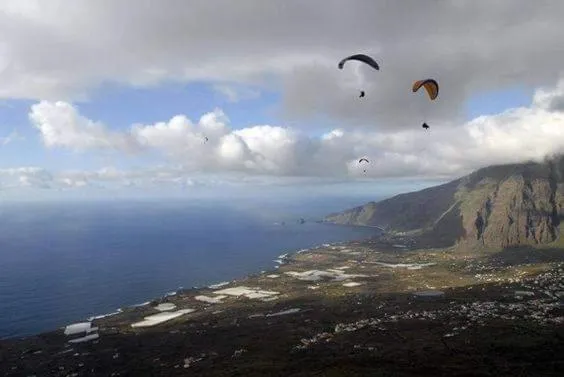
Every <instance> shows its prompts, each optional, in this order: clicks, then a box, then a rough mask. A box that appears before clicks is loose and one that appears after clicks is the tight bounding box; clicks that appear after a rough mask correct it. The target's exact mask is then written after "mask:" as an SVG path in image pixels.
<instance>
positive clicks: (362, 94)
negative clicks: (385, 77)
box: [358, 90, 366, 98]
mask: <svg viewBox="0 0 564 377" xmlns="http://www.w3.org/2000/svg"><path fill="white" fill-rule="evenodd" d="M365 94H366V93H364V90H361V91H360V96H358V98H362V97H364V95H365Z"/></svg>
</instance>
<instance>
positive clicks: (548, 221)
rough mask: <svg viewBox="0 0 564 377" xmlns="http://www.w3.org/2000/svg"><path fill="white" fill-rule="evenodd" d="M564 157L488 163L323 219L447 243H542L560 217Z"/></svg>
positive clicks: (549, 239) (555, 231)
mask: <svg viewBox="0 0 564 377" xmlns="http://www.w3.org/2000/svg"><path fill="white" fill-rule="evenodd" d="M563 173H564V159H563V158H554V159H551V160H548V161H546V162H544V163H526V164H512V165H500V166H492V167H488V168H484V169H480V170H478V171H476V172H474V173H472V174H470V175H468V176H465V177H462V178H460V179H457V180H455V181H452V182H449V183H447V184H443V185H440V186H436V187H431V188H428V189H425V190H421V191H418V192H413V193H407V194H402V195H398V196H395V197H393V198H390V199H386V200H383V201H381V202H377V203H375V202H371V203H368V204H366V205H364V206H360V207H357V208H353V209H351V210H348V211H345V212H343V213H340V214H332V215H329V216H327V217H326V219H325V221H329V222H334V223H340V224H351V225H372V226H374V225H378V226H382V227H384V228H387V229H388V230H393V231H401V232H419V233H426V234H427V235H431V236H435V237H436V238H437V239H439V238H440V240H441V241H442V242H441V243H442V244H443V245H442V246H445V245H447V244H451V245H452V244H454V243H460V244H466V245H471V246H486V247H501V248H505V247H510V246H517V245H535V244H546V243H550V242H553V241H555V240H556V239H557V238H558V236H559V225H560V219H561V218H562V216H563V215H564V210H563V207H564V174H563Z"/></svg>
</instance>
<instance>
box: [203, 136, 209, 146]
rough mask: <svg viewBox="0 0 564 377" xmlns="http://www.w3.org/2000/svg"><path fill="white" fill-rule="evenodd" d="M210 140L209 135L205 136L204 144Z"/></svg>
mask: <svg viewBox="0 0 564 377" xmlns="http://www.w3.org/2000/svg"><path fill="white" fill-rule="evenodd" d="M208 140H209V139H208V137H207V136H204V144H205V143H207V142H208Z"/></svg>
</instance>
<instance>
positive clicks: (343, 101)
mask: <svg viewBox="0 0 564 377" xmlns="http://www.w3.org/2000/svg"><path fill="white" fill-rule="evenodd" d="M563 13H564V2H558V1H552V0H537V1H528V0H500V1H495V2H491V3H489V2H488V3H487V4H485V3H483V2H479V1H473V0H456V1H455V0H452V1H432V2H425V1H420V0H406V1H401V2H400V1H386V2H376V1H366V0H350V1H347V2H342V1H337V0H311V1H307V2H304V1H299V0H287V1H283V2H265V1H261V0H239V1H237V2H233V1H230V0H193V1H190V2H187V1H180V0H178V1H177V0H173V1H170V2H168V3H167V4H166V6H163V5H162V4H160V3H158V2H141V3H140V2H138V1H136V0H121V1H114V0H98V1H89V0H75V1H65V0H52V1H49V2H39V1H32V0H5V1H3V2H2V4H0V79H1V80H2V85H1V86H0V97H4V98H32V99H49V100H59V99H66V100H69V101H70V100H73V99H76V98H82V97H85V96H87V95H88V93H89V92H90V91H91V90H92V89H95V88H97V87H98V86H99V85H100V84H101V83H103V82H114V83H118V84H119V83H121V84H127V85H134V86H149V85H157V84H159V83H163V82H168V81H170V80H172V81H179V82H188V81H195V80H197V81H200V82H201V81H204V82H206V81H208V82H210V83H215V84H217V85H219V86H218V87H216V89H218V90H220V91H223V93H224V94H226V95H227V96H228V97H231V98H232V99H235V98H236V97H238V96H239V95H236V94H234V93H235V92H234V89H233V88H234V86H232V87H229V88H226V87H225V86H222V85H223V83H230V85H235V84H252V85H256V86H263V87H269V88H277V89H282V90H283V98H284V101H283V102H282V105H283V110H284V113H285V114H286V115H288V116H291V117H295V116H300V117H306V116H309V115H314V114H319V113H321V114H324V115H327V116H331V117H333V118H335V119H340V120H342V123H343V127H348V126H355V127H357V126H363V125H364V126H370V127H379V128H380V129H386V128H390V129H397V127H404V128H408V127H411V126H412V125H413V124H414V123H420V119H421V117H425V118H426V119H428V120H429V121H430V122H431V123H432V124H434V125H435V127H439V126H440V125H441V124H443V123H444V121H445V120H453V119H460V116H461V114H462V111H463V104H464V101H465V99H467V98H468V96H469V95H472V94H474V93H476V92H479V91H483V90H490V89H496V90H498V89H500V88H503V87H510V86H514V85H527V86H533V87H535V86H539V85H546V84H549V83H551V82H554V81H555V80H556V79H557V77H559V75H561V74H562V73H563V70H564V67H563V66H562V64H560V62H561V61H562V60H563V59H564V50H563V49H562V48H561V47H560V46H561V36H562V35H563V34H564V24H563V23H562V22H561V14H563ZM355 52H364V53H369V54H373V55H374V56H375V57H376V59H377V60H378V62H379V63H380V65H381V70H380V71H378V72H376V71H374V70H371V69H370V68H368V67H364V66H359V64H357V63H356V62H351V64H350V65H346V66H345V69H344V70H338V69H337V68H336V64H337V62H338V60H339V59H341V58H342V57H343V56H346V55H348V54H350V53H355ZM426 77H435V78H437V79H438V80H439V82H440V84H441V94H440V97H439V100H437V101H435V102H433V103H432V104H431V103H429V101H427V100H426V99H425V98H424V95H419V94H421V93H418V94H417V95H413V94H412V93H411V91H410V87H411V83H412V82H413V80H416V79H420V78H426ZM360 88H362V89H364V90H365V91H366V93H367V95H366V97H365V98H363V100H362V101H359V100H358V98H357V96H358V90H359V89H360ZM557 105H558V103H556V102H555V105H554V106H557Z"/></svg>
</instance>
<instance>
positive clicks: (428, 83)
mask: <svg viewBox="0 0 564 377" xmlns="http://www.w3.org/2000/svg"><path fill="white" fill-rule="evenodd" d="M421 87H424V88H425V90H426V91H427V94H428V95H429V98H430V99H431V101H434V100H435V99H436V98H437V96H438V95H439V83H437V82H436V81H435V80H433V79H425V80H417V81H415V82H414V83H413V87H412V88H411V90H412V91H413V93H416V92H417V91H418V90H419V89H420V88H421Z"/></svg>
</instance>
